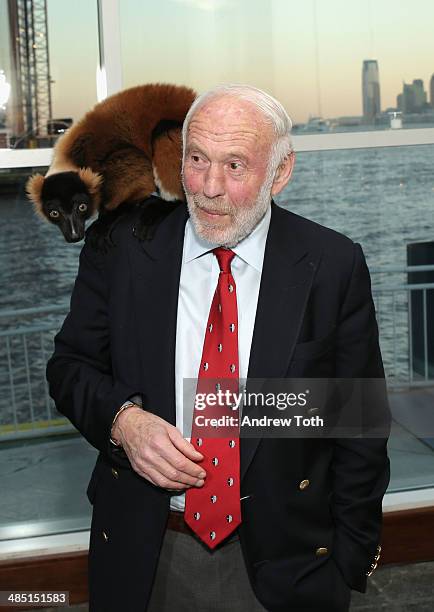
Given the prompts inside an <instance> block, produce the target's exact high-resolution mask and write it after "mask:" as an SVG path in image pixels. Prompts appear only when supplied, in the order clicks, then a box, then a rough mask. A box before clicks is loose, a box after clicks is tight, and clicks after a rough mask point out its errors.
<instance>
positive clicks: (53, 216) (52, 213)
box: [50, 210, 59, 219]
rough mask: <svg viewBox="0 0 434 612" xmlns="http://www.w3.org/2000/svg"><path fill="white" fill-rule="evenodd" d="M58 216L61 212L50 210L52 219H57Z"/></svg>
mask: <svg viewBox="0 0 434 612" xmlns="http://www.w3.org/2000/svg"><path fill="white" fill-rule="evenodd" d="M58 216H59V211H58V210H50V217H51V218H52V219H57V217H58Z"/></svg>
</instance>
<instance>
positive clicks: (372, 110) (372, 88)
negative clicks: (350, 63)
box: [362, 60, 381, 123]
mask: <svg viewBox="0 0 434 612" xmlns="http://www.w3.org/2000/svg"><path fill="white" fill-rule="evenodd" d="M362 98H363V120H364V122H365V123H375V120H376V118H377V117H379V115H380V114H381V101H380V78H379V76H378V62H377V60H364V62H363V68H362Z"/></svg>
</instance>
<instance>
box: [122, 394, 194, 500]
mask: <svg viewBox="0 0 434 612" xmlns="http://www.w3.org/2000/svg"><path fill="white" fill-rule="evenodd" d="M112 436H113V437H114V438H115V439H116V440H118V441H119V442H120V444H121V445H122V447H123V449H124V450H125V452H126V454H127V456H128V459H129V460H130V463H131V465H132V467H133V469H134V470H135V471H136V472H137V474H139V476H142V477H143V478H146V480H149V482H152V484H154V485H157V486H159V487H163V488H164V489H169V490H172V491H173V490H175V491H179V490H182V489H186V488H189V487H192V486H196V487H201V486H203V484H204V478H205V476H206V474H205V471H204V469H203V468H201V467H200V465H197V464H196V463H195V461H200V460H202V459H203V455H202V454H201V453H199V452H198V451H196V450H195V448H194V446H193V445H192V444H190V442H188V441H187V440H185V439H184V438H183V437H182V434H181V432H180V431H179V430H178V429H177V428H176V427H174V426H173V425H171V424H170V423H168V422H167V421H165V420H164V419H161V418H160V417H159V416H157V415H155V414H152V413H151V412H147V411H146V410H142V409H141V408H139V407H138V406H130V407H129V408H127V409H126V410H124V411H123V412H121V414H120V415H119V416H118V418H117V419H116V423H115V425H114V427H113V430H112Z"/></svg>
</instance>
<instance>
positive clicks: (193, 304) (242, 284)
mask: <svg viewBox="0 0 434 612" xmlns="http://www.w3.org/2000/svg"><path fill="white" fill-rule="evenodd" d="M270 219H271V208H270V207H268V209H267V212H266V214H265V215H264V217H263V218H262V220H261V221H260V222H259V223H258V225H257V226H256V227H255V229H254V230H253V232H252V233H251V234H250V235H249V236H247V238H245V239H244V240H242V241H241V242H240V243H239V244H238V245H237V246H236V247H234V248H233V249H232V251H233V252H234V253H235V257H234V258H233V260H232V262H231V271H232V275H233V277H234V280H235V285H236V292H237V307H238V353H239V372H240V379H246V378H247V371H248V367H249V358H250V347H251V344H252V335H253V327H254V324H255V316H256V307H257V303H258V295H259V286H260V282H261V274H262V264H263V260H264V251H265V243H266V239H267V234H268V228H269V226H270ZM212 248H213V247H212V246H210V245H209V244H208V243H207V242H204V241H203V240H201V239H200V238H199V237H198V236H197V234H196V232H195V231H194V227H193V224H192V222H191V220H190V219H188V221H187V223H186V225H185V236H184V248H183V254H182V265H181V277H180V282H179V294H178V317H177V325H176V349H175V393H176V426H177V428H178V429H179V430H180V431H181V432H182V434H183V436H184V438H187V439H188V440H189V439H190V433H191V421H192V415H193V401H191V402H190V401H189V402H188V405H186V406H184V397H185V395H187V392H186V393H184V380H185V381H186V387H187V386H188V387H189V394H190V395H191V394H193V396H192V397H193V399H194V392H195V388H196V383H197V377H198V372H199V365H200V360H201V357H202V349H203V343H204V338H205V328H206V324H207V321H208V315H209V311H210V308H211V302H212V299H213V296H214V292H215V289H216V287H217V281H218V276H219V272H220V271H219V265H218V261H217V257H216V256H215V255H214V254H213V253H212V252H211V251H210V249H212ZM184 506H185V493H175V494H174V495H173V496H172V498H171V502H170V507H171V509H172V510H179V511H183V510H184Z"/></svg>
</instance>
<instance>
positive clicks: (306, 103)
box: [0, 0, 434, 123]
mask: <svg viewBox="0 0 434 612" xmlns="http://www.w3.org/2000/svg"><path fill="white" fill-rule="evenodd" d="M6 5H7V3H6V0H0V68H3V69H4V70H5V72H6V74H7V75H8V76H9V74H8V66H7V65H6V64H7V63H8V58H7V48H8V44H7V41H6V35H7V29H6V24H7V19H5V15H6V13H5V8H6ZM90 5H92V6H93V9H92V10H89V6H90ZM368 8H369V10H368ZM168 16H170V19H168ZM422 17H423V18H422ZM48 21H49V45H50V63H51V76H52V79H53V81H54V83H53V84H52V97H53V116H54V117H68V116H71V117H73V118H74V120H77V119H78V118H79V117H81V116H82V115H83V114H84V113H85V112H86V111H87V110H89V109H90V108H91V107H92V106H93V105H94V104H95V103H96V101H97V99H96V69H97V62H98V39H97V13H96V3H95V5H94V3H93V1H92V2H91V1H90V0H76V2H75V3H74V6H73V7H72V6H71V4H69V3H68V2H65V1H64V0H48ZM433 22H434V6H433V5H432V4H431V3H430V2H428V1H426V0H414V1H413V2H412V5H411V10H410V9H409V8H407V6H406V7H403V6H396V5H395V4H394V3H393V2H392V1H391V0H381V1H379V2H376V3H373V2H369V1H366V0H364V1H362V0H350V1H347V2H344V1H343V0H328V1H327V2H326V3H325V2H319V1H317V2H315V1H314V0H308V1H306V2H304V3H300V2H298V3H296V2H288V1H287V0H274V1H273V2H268V1H266V0H250V2H245V1H244V0H239V1H237V2H229V0H160V2H158V3H156V2H147V3H142V2H140V1H139V0H122V2H121V11H120V25H121V45H122V71H123V87H124V88H127V87H130V86H133V85H136V84H139V83H145V82H155V81H165V82H174V83H179V84H181V83H182V84H186V85H189V86H191V87H193V88H195V89H196V90H197V91H199V92H200V91H203V90H204V89H206V88H208V87H211V86H213V85H215V84H216V83H219V82H224V81H235V82H240V81H241V82H247V83H250V84H253V85H256V86H258V87H261V88H263V89H265V90H266V91H269V92H270V93H271V94H272V95H274V96H275V97H276V98H278V99H279V100H280V101H281V102H282V103H283V104H284V106H285V107H286V109H287V111H288V113H289V114H290V116H291V117H292V118H293V120H294V122H295V123H298V122H305V121H306V120H307V119H308V117H309V115H322V116H323V117H325V118H327V117H340V116H351V115H354V116H357V115H358V116H361V115H362V110H363V109H362V92H361V83H360V70H361V66H362V63H363V61H364V60H366V59H368V58H369V59H371V58H372V59H376V60H377V61H378V64H379V71H380V85H381V107H382V110H384V109H386V108H388V107H396V97H397V95H398V94H399V93H400V91H401V90H402V83H403V82H406V83H412V81H413V80H415V79H422V80H423V81H424V83H425V86H426V88H427V89H428V87H429V83H430V78H431V75H432V74H433V72H434V60H431V58H433V57H434V41H432V36H431V28H430V24H431V23H433ZM144 24H146V25H147V27H146V28H145V25H144ZM149 24H152V27H149ZM175 25H176V27H175ZM168 26H171V27H169V31H170V36H169V35H166V36H165V35H162V33H163V32H164V28H166V30H167V28H168ZM77 32H79V33H80V44H77ZM414 32H417V36H416V35H415V34H414ZM188 33H191V34H193V33H194V35H193V36H192V35H190V36H189V35H188ZM221 41H224V44H221Z"/></svg>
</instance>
